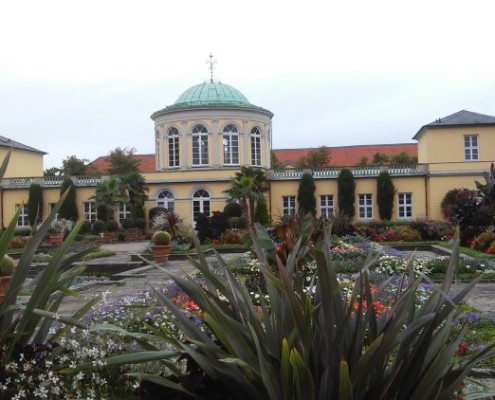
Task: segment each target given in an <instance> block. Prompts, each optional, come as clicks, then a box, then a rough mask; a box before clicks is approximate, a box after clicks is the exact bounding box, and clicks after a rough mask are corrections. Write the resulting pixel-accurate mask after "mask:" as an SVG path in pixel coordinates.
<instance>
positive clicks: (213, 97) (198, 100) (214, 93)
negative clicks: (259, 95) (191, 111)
mask: <svg viewBox="0 0 495 400" xmlns="http://www.w3.org/2000/svg"><path fill="white" fill-rule="evenodd" d="M216 105H222V106H227V105H230V106H237V107H251V106H252V104H251V103H250V102H249V100H248V99H247V98H246V96H244V95H243V94H242V93H241V92H240V91H238V90H237V89H236V88H233V87H232V86H229V85H224V84H223V83H220V82H205V83H201V84H199V85H196V86H193V87H191V88H189V89H187V90H186V91H185V92H184V93H182V94H181V95H180V96H179V98H178V99H177V101H176V102H175V103H174V106H216Z"/></svg>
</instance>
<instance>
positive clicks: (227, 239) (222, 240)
mask: <svg viewBox="0 0 495 400" xmlns="http://www.w3.org/2000/svg"><path fill="white" fill-rule="evenodd" d="M212 243H213V244H243V241H242V237H241V235H239V234H238V233H237V232H232V231H229V230H227V231H225V232H223V233H222V234H221V235H220V237H219V238H218V239H214V240H213V241H212Z"/></svg>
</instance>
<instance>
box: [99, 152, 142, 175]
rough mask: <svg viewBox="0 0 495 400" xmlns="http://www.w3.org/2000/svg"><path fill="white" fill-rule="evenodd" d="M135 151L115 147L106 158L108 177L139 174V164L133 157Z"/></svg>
mask: <svg viewBox="0 0 495 400" xmlns="http://www.w3.org/2000/svg"><path fill="white" fill-rule="evenodd" d="M135 152H136V149H134V148H131V149H130V148H127V147H126V148H124V149H122V148H120V147H117V148H116V149H115V150H112V151H111V152H110V154H109V155H108V156H107V161H108V163H109V167H108V170H107V173H108V174H110V175H124V174H129V173H137V172H139V165H140V164H141V162H140V161H139V160H138V159H136V158H135V157H134V153H135Z"/></svg>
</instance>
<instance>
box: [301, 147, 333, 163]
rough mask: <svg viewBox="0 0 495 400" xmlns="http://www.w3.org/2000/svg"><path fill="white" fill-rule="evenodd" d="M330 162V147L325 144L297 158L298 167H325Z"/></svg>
mask: <svg viewBox="0 0 495 400" xmlns="http://www.w3.org/2000/svg"><path fill="white" fill-rule="evenodd" d="M329 162H330V149H329V148H328V147H326V146H321V147H319V148H317V149H312V150H310V151H308V154H306V156H303V157H301V158H300V159H299V161H298V164H299V166H300V168H311V169H316V168H325V167H328V163H329Z"/></svg>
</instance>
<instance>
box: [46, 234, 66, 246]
mask: <svg viewBox="0 0 495 400" xmlns="http://www.w3.org/2000/svg"><path fill="white" fill-rule="evenodd" d="M63 241H64V233H63V232H48V242H49V243H50V244H51V245H54V246H56V245H59V244H61V243H62V242H63Z"/></svg>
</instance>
